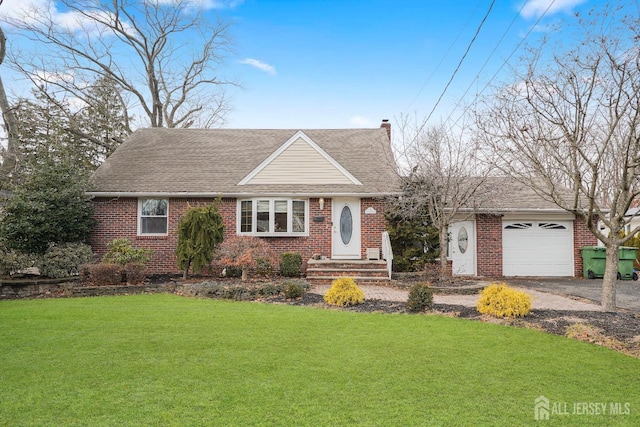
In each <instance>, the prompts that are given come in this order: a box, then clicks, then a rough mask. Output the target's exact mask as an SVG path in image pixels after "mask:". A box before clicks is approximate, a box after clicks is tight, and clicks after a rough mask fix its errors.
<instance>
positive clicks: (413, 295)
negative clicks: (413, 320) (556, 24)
mask: <svg viewBox="0 0 640 427" xmlns="http://www.w3.org/2000/svg"><path fill="white" fill-rule="evenodd" d="M432 306H433V291H432V290H431V288H430V287H429V284H428V283H416V284H415V285H413V286H412V287H411V289H409V298H408V299H407V310H409V311H410V312H412V313H418V312H422V311H425V310H427V309H429V308H431V307H432Z"/></svg>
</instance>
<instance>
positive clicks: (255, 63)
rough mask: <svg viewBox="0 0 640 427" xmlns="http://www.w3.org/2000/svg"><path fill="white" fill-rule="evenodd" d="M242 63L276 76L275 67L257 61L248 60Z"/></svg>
mask: <svg viewBox="0 0 640 427" xmlns="http://www.w3.org/2000/svg"><path fill="white" fill-rule="evenodd" d="M240 63H241V64H246V65H250V66H252V67H253V68H257V69H258V70H261V71H264V72H265V73H267V74H270V75H272V76H275V75H276V68H275V67H274V66H273V65H269V64H267V63H265V62H262V61H259V60H257V59H253V58H246V59H243V60H242V61H240Z"/></svg>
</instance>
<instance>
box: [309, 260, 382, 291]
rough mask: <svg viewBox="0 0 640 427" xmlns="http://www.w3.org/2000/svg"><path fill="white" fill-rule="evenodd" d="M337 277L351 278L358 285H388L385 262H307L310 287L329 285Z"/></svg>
mask: <svg viewBox="0 0 640 427" xmlns="http://www.w3.org/2000/svg"><path fill="white" fill-rule="evenodd" d="M338 277H351V278H352V279H354V280H355V281H356V282H357V283H358V284H359V285H382V286H385V285H389V284H390V283H391V280H390V279H389V273H388V272H387V262H386V261H377V260H369V261H365V260H335V259H323V260H315V259H312V260H309V261H308V262H307V281H308V282H309V284H310V285H330V284H331V282H332V281H333V280H334V279H336V278H338Z"/></svg>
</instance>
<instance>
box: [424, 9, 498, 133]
mask: <svg viewBox="0 0 640 427" xmlns="http://www.w3.org/2000/svg"><path fill="white" fill-rule="evenodd" d="M495 3H496V0H493V1H492V2H491V5H489V10H487V13H486V14H485V15H484V18H482V21H481V22H480V25H479V26H478V29H477V30H476V33H475V34H474V36H473V38H472V39H471V41H470V42H469V45H468V46H467V49H466V50H465V52H464V54H463V55H462V58H460V61H459V62H458V66H457V67H456V69H455V70H454V71H453V74H451V78H450V79H449V81H448V82H447V85H446V86H445V87H444V89H443V91H442V93H441V94H440V96H439V97H438V100H437V101H436V103H435V105H434V106H433V108H432V109H431V111H430V112H429V115H428V116H427V118H426V119H425V120H424V122H422V125H421V126H420V128H418V131H417V132H416V134H418V133H420V132H421V131H422V128H424V126H425V125H426V124H427V122H428V121H429V119H430V118H431V116H432V115H433V112H434V111H435V110H436V108H438V105H439V104H440V101H441V100H442V98H443V97H444V94H445V93H446V92H447V89H448V88H449V86H450V85H451V82H453V79H454V78H455V76H456V74H457V73H458V70H459V69H460V67H461V66H462V62H464V60H465V58H466V57H467V54H468V53H469V51H470V50H471V46H473V43H474V42H475V41H476V38H477V37H478V34H480V30H481V29H482V26H483V25H484V23H485V22H486V20H487V18H488V17H489V14H490V13H491V10H492V9H493V5H494V4H495Z"/></svg>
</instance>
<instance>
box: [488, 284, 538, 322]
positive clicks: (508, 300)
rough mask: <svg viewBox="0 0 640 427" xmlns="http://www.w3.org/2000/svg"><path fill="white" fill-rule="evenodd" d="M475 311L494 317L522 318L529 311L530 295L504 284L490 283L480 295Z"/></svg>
mask: <svg viewBox="0 0 640 427" xmlns="http://www.w3.org/2000/svg"><path fill="white" fill-rule="evenodd" d="M477 309H478V312H480V313H481V314H489V315H491V316H495V317H509V318H516V317H524V316H526V315H527V314H529V311H530V310H531V295H529V294H527V293H526V292H522V291H517V290H515V289H513V288H511V287H509V286H507V285H506V284H505V283H492V284H491V285H489V286H487V287H486V288H484V289H483V290H482V292H481V293H480V299H479V300H478V305H477Z"/></svg>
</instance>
